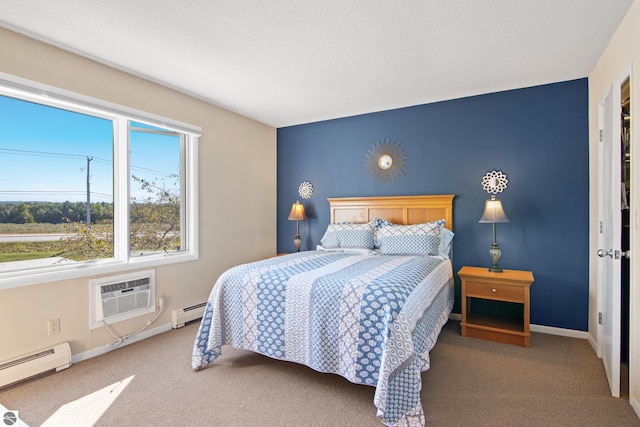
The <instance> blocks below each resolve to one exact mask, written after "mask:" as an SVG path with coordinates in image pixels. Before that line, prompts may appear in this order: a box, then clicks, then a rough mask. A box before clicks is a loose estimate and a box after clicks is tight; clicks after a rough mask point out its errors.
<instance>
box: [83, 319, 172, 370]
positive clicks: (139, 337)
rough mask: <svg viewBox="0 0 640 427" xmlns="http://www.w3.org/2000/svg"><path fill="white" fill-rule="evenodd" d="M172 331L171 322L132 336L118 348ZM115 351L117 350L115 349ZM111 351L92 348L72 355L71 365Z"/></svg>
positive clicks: (105, 348)
mask: <svg viewBox="0 0 640 427" xmlns="http://www.w3.org/2000/svg"><path fill="white" fill-rule="evenodd" d="M171 329H172V328H171V322H169V323H165V324H164V325H160V326H158V327H157V328H153V329H149V330H148V331H145V332H140V333H139V334H136V335H134V336H132V337H131V338H129V339H128V340H127V341H125V342H123V343H122V344H120V345H119V346H118V347H116V348H121V347H124V346H125V345H129V344H133V343H134V342H138V341H140V340H143V339H145V338H149V337H152V336H154V335H158V334H161V333H163V332H167V331H170V330H171ZM113 350H115V348H114V349H113ZM109 351H112V350H108V349H107V346H106V345H103V346H100V347H96V348H92V349H91V350H89V351H84V352H82V353H78V354H74V355H72V356H71V363H78V362H81V361H83V360H87V359H91V358H92V357H96V356H100V355H102V354H105V353H108V352H109Z"/></svg>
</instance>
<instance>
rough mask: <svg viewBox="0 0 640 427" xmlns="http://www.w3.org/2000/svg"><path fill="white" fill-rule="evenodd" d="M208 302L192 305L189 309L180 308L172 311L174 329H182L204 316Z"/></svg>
mask: <svg viewBox="0 0 640 427" xmlns="http://www.w3.org/2000/svg"><path fill="white" fill-rule="evenodd" d="M206 305H207V303H206V302H201V303H198V304H194V305H190V306H189V307H183V308H178V309H176V310H172V311H171V326H173V329H178V328H182V327H183V326H184V325H185V324H187V323H189V322H193V321H194V320H197V319H200V318H202V316H204V307H205V306H206Z"/></svg>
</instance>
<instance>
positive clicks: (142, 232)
mask: <svg viewBox="0 0 640 427" xmlns="http://www.w3.org/2000/svg"><path fill="white" fill-rule="evenodd" d="M170 178H173V179H176V180H177V178H178V176H177V175H171V176H170ZM132 179H133V180H134V181H135V182H136V183H138V184H139V186H140V189H141V190H143V191H144V192H145V193H146V197H144V198H143V199H141V200H138V198H136V197H132V198H131V203H130V212H129V215H130V224H129V230H130V235H129V239H130V251H131V253H132V254H143V253H146V252H158V251H165V252H168V251H173V250H179V249H180V193H179V190H177V188H179V187H177V186H176V185H174V186H172V187H167V186H166V184H165V182H164V180H160V182H158V181H157V180H151V181H149V180H145V179H141V178H138V177H136V176H132ZM64 210H66V211H67V212H70V213H72V214H73V207H72V206H64ZM92 212H93V211H92ZM107 212H109V210H108V209H107ZM110 213H111V215H113V210H112V209H111V210H110ZM65 228H66V231H67V233H68V234H69V235H70V236H69V237H68V238H67V239H66V241H67V243H68V245H67V250H66V251H65V253H63V254H60V255H61V256H65V257H68V258H71V259H74V260H88V259H98V258H111V257H113V247H114V243H113V242H114V240H113V239H114V234H113V221H112V220H102V221H99V222H98V221H97V222H95V223H94V224H93V226H92V227H88V226H87V224H86V223H84V222H82V221H77V220H72V219H70V218H68V217H65Z"/></svg>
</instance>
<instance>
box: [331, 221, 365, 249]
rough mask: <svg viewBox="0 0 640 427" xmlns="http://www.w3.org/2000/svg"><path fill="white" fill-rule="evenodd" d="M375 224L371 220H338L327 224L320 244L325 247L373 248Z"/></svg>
mask: <svg viewBox="0 0 640 427" xmlns="http://www.w3.org/2000/svg"><path fill="white" fill-rule="evenodd" d="M374 230H375V226H374V224H373V221H372V222H368V223H366V224H354V223H346V222H338V223H335V224H329V226H328V227H327V231H325V233H324V236H322V239H320V244H321V245H322V246H324V247H325V248H367V249H373V233H374Z"/></svg>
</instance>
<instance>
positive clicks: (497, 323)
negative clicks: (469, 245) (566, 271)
mask: <svg viewBox="0 0 640 427" xmlns="http://www.w3.org/2000/svg"><path fill="white" fill-rule="evenodd" d="M458 276H459V277H460V280H461V282H462V295H461V302H462V321H461V322H460V330H461V331H460V332H461V334H462V336H463V337H475V338H481V339H486V340H491V341H497V342H501V343H506V344H514V345H520V346H522V347H529V340H530V338H531V332H530V331H529V288H530V287H531V284H532V283H533V273H532V272H530V271H520V270H504V271H503V272H502V273H493V272H491V271H489V269H488V268H486V267H467V266H465V267H462V268H461V269H460V271H458ZM475 299H483V300H491V301H501V302H504V303H515V304H519V305H521V307H522V317H519V318H511V317H507V316H502V315H499V314H487V313H480V312H474V311H473V310H472V305H473V302H474V300H475Z"/></svg>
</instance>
